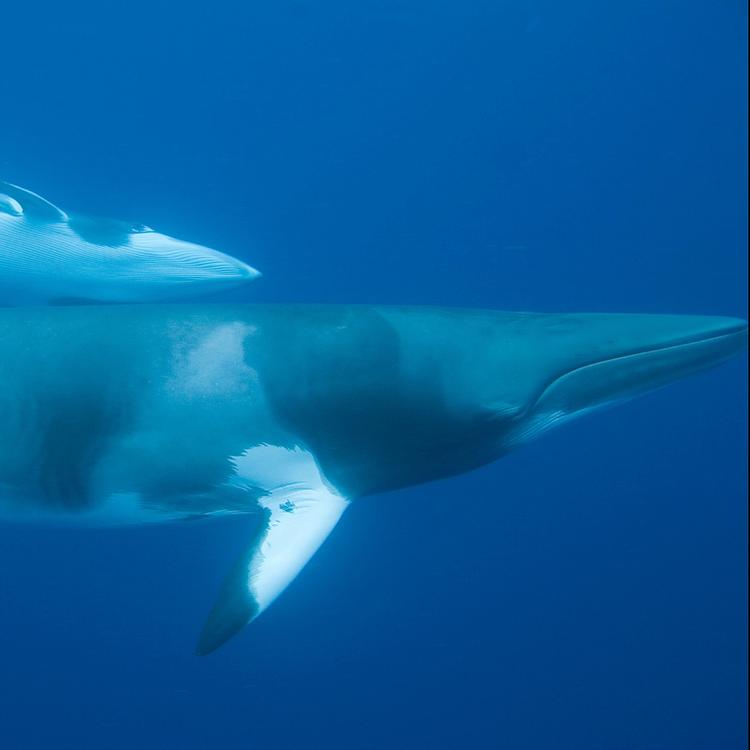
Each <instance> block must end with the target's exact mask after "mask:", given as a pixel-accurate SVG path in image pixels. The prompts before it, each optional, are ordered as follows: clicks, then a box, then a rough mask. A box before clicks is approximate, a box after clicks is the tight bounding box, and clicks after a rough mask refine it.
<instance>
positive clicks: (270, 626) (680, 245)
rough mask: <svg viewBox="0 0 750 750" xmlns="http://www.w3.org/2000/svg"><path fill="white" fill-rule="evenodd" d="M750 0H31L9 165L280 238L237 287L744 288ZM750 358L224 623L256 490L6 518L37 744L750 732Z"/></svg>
mask: <svg viewBox="0 0 750 750" xmlns="http://www.w3.org/2000/svg"><path fill="white" fill-rule="evenodd" d="M11 6H12V7H11ZM746 28H747V9H746V8H745V4H744V3H740V2H735V1H734V0H724V1H722V2H719V1H718V0H717V1H716V2H698V1H697V0H683V1H682V2H671V1H666V0H665V1H664V2H654V0H629V1H628V2H624V3H601V2H585V1H584V0H571V1H570V2H565V3H563V2H559V1H557V0H554V1H552V0H550V1H548V2H542V1H541V0H523V1H512V2H499V1H498V2H484V1H481V2H480V1H479V0H470V1H469V2H460V1H459V0H441V1H440V2H430V3H428V2H426V0H420V1H419V2H417V0H404V2H396V1H395V0H380V1H379V2H373V1H372V0H359V2H356V3H352V2H342V1H341V0H335V1H331V2H327V3H314V2H311V1H310V0H297V1H294V2H292V1H291V0H276V1H275V2H272V3H262V4H261V3H240V2H234V3H230V2H226V0H214V1H213V2H210V3H206V2H196V0H187V1H186V2H184V3H180V4H177V3H165V2H159V1H154V0H149V2H143V0H132V1H131V2H129V3H127V4H121V5H119V7H114V6H113V7H109V4H105V3H92V4H83V3H80V2H77V0H71V2H66V3H54V4H53V3H44V2H43V3H41V4H38V3H37V4H33V7H32V5H31V4H29V3H23V2H17V3H13V4H11V3H8V4H4V5H3V8H2V11H0V51H1V52H2V55H1V57H0V59H1V60H2V75H0V176H2V177H3V178H5V179H8V180H10V181H12V182H15V183H17V184H21V185H24V186H27V187H29V188H31V189H33V190H36V191H38V192H40V193H42V194H43V195H45V196H48V197H50V198H51V199H52V200H54V201H56V202H57V203H59V204H60V205H62V206H63V207H64V208H70V209H78V210H80V211H85V212H87V213H91V214H101V215H105V216H115V217H123V218H125V217H128V218H133V219H137V220H140V221H144V222H146V223H148V224H151V225H153V226H155V227H157V228H158V229H160V230H162V231H165V232H169V233H173V234H175V235H177V236H180V237H186V238H190V239H192V240H194V241H197V242H202V243H204V244H207V245H209V246H212V247H217V248H220V249H222V250H224V251H226V252H229V253H233V254H235V255H238V256H240V257H242V258H244V259H246V260H247V261H248V262H250V263H252V264H253V265H254V266H256V267H258V268H260V269H261V270H262V271H263V272H264V277H263V279H262V280H260V281H259V282H256V283H255V284H254V285H253V286H251V287H249V288H248V289H246V290H243V291H242V292H237V293H235V294H233V295H231V296H232V298H233V299H246V300H248V301H268V302H288V301H299V302H308V301H309V302H384V303H391V302H393V303H429V304H441V305H461V306H476V307H492V308H499V309H526V310H552V311H567V310H582V311H588V310H606V311H622V312H627V311H647V312H670V313H673V312H686V313H710V314H724V315H739V316H743V317H744V316H746V315H747V293H746V282H745V278H746V274H747V265H746V260H745V249H746V243H747V214H746V209H745V206H746V202H747V189H746V179H747V168H746V159H747V149H746V136H745V133H746V128H747V119H746V111H747V97H746V94H745V92H746V86H747V69H746V64H745V60H746V55H747V35H746ZM0 302H1V300H0ZM745 379H746V369H745V366H744V364H743V362H742V361H741V358H736V359H735V360H734V361H732V362H730V363H728V364H726V365H723V366H722V367H721V368H719V369H717V370H715V371H711V372H708V373H706V374H703V375H701V376H698V377H694V378H692V379H689V380H686V381H683V382H680V383H677V384H675V385H673V386H670V387H669V388H668V389H665V390H662V391H659V392H657V393H654V394H652V395H649V396H647V397H644V398H641V399H640V400H638V401H636V402H633V403H631V404H628V405H626V406H624V407H621V408H619V409H618V410H616V411H611V412H606V413H602V414H601V415H595V416H593V417H591V418H589V419H587V420H582V421H581V422H578V423H574V424H572V425H570V426H568V427H566V428H565V429H561V430H560V431H559V432H554V433H552V434H550V435H549V436H548V437H546V438H544V439H542V440H540V441H539V442H538V443H535V444H533V445H530V446H529V447H527V448H525V449H524V450H522V451H519V452H518V453H516V454H513V455H511V456H509V457H508V458H506V459H504V460H503V461H501V462H499V463H498V464H495V465H493V466H491V467H488V468H486V469H484V470H482V471H479V472H476V473H474V474H471V475H466V476H462V477H458V478H456V479H453V480H450V481H444V482H441V483H437V484H433V485H428V486H422V487H416V488H413V489H409V490H406V491H402V492H399V493H395V494H391V495H388V496H383V497H377V498H370V499H367V500H364V501H362V502H361V503H359V504H357V505H356V506H355V507H354V508H353V509H352V510H351V511H350V512H349V513H348V514H347V517H346V518H345V519H344V521H343V522H342V523H341V524H340V525H339V527H338V528H337V529H336V530H335V531H334V533H333V534H332V536H331V537H330V538H329V540H328V541H327V542H326V544H325V545H324V546H323V548H322V549H321V551H320V552H319V553H318V555H317V556H316V557H315V558H314V560H313V561H312V562H311V563H310V564H309V565H308V566H307V567H306V568H305V570H304V571H303V572H302V574H301V575H300V576H299V577H298V579H297V580H296V582H295V583H294V584H293V585H292V586H291V587H290V589H289V590H288V591H287V592H286V594H285V595H284V596H283V597H281V598H280V599H279V601H278V602H277V603H276V604H275V605H274V606H273V608H272V609H271V610H270V611H269V612H268V613H266V614H265V615H264V616H263V617H262V618H261V619H260V620H259V621H258V622H257V623H254V624H253V625H252V627H251V628H248V630H246V631H245V632H244V633H242V634H241V635H240V636H238V637H237V638H235V639H234V640H233V641H232V642H231V643H230V644H228V645H227V646H226V647H224V648H223V649H221V650H220V651H219V652H217V653H216V654H214V655H212V656H211V657H206V658H198V657H195V656H193V654H192V651H193V646H194V643H195V639H196V636H197V633H198V631H199V628H200V626H201V624H202V622H203V619H204V617H205V614H206V612H207V610H208V608H209V607H210V605H211V603H212V600H213V597H214V595H215V593H216V590H217V587H218V585H219V582H220V581H221V579H222V577H223V575H224V573H225V572H226V570H227V568H228V567H229V565H230V564H231V562H232V561H233V560H234V558H235V557H236V554H237V551H238V550H239V549H240V548H241V546H242V544H243V542H244V539H245V536H246V527H245V524H244V523H242V522H237V521H224V522H217V523H214V524H183V525H179V524H178V525H174V526H162V527H151V528H145V529H135V530H106V531H90V530H76V529H65V530H61V529H54V528H39V527H23V526H0V644H1V645H2V654H3V657H2V665H1V667H0V746H2V748H8V750H16V749H19V750H27V749H29V750H30V749H36V748H50V747H54V748H78V749H88V748H92V749H93V748H96V749H97V750H98V749H99V748H113V749H119V748H128V749H130V748H136V747H138V748H149V749H151V748H154V749H157V750H172V749H174V750H191V749H192V748H220V749H222V750H232V749H234V748H238V749H239V748H243V749H245V748H274V750H283V749H286V748H294V749H295V750H296V749H297V748H312V749H317V748H326V750H338V749H346V750H359V749H369V748H373V749H376V748H377V749H379V748H394V749H399V750H400V749H401V748H409V749H413V748H417V749H419V748H429V749H434V750H442V749H443V748H451V749H453V748H471V749H472V750H475V749H476V750H483V749H484V748H506V749H508V750H516V749H519V750H520V749H526V748H528V749H534V750H536V749H544V750H548V749H551V748H554V749H557V748H560V749H564V750H567V749H568V748H570V749H571V750H589V749H590V750H594V749H596V750H600V749H601V748H606V749H608V750H619V749H623V750H625V749H627V750H632V749H637V750H641V749H643V750H651V749H652V748H653V749H656V748H660V749H662V748H663V749H667V748H669V749H671V748H675V749H679V750H691V749H693V748H695V749H696V750H697V749H703V748H705V749H707V750H709V749H710V750H713V749H716V750H724V749H725V748H726V749H731V748H742V747H744V746H745V743H746V712H745V703H746V697H747V692H746V686H745V683H746V677H747V666H746V665H747V650H746V646H745V633H746V626H747V618H746V610H747V597H746V593H745V592H746V584H747V579H746V573H745V563H746V556H747V541H746V524H747V513H746V508H745V490H746V471H745V458H744V457H745V451H746V449H747V441H746V398H745V385H744V384H745Z"/></svg>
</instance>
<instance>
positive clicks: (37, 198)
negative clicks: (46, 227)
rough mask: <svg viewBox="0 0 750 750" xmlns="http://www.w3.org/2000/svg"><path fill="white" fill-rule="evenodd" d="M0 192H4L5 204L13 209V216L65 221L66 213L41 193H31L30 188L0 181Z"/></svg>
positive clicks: (66, 218)
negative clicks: (8, 199)
mask: <svg viewBox="0 0 750 750" xmlns="http://www.w3.org/2000/svg"><path fill="white" fill-rule="evenodd" d="M0 192H2V193H4V194H5V196H4V197H6V199H7V198H10V199H11V201H12V202H10V201H8V202H7V205H9V206H11V207H12V208H13V209H14V215H15V216H21V215H22V214H23V215H25V216H28V217H29V218H31V219H36V220H38V221H47V222H66V221H67V220H68V215H67V214H66V213H65V211H62V210H61V209H59V208H58V207H57V206H55V205H53V204H52V203H50V202H49V201H48V200H45V199H44V198H42V196H41V195H37V194H36V193H32V192H31V190H26V189H25V188H22V187H18V185H11V183H9V182H0Z"/></svg>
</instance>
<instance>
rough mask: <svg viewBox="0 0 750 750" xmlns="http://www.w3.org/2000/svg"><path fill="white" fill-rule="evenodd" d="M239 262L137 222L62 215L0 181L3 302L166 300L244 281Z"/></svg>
mask: <svg viewBox="0 0 750 750" xmlns="http://www.w3.org/2000/svg"><path fill="white" fill-rule="evenodd" d="M259 275H260V274H259V273H258V271H256V270H255V269H254V268H252V267H250V266H249V265H247V264H246V263H243V262H242V261H240V260H238V259H236V258H233V257H231V256H229V255H225V254H224V253H220V252H218V251H216V250H212V249H211V248H208V247H203V246H202V245H196V244H194V243H192V242H185V241H184V240H178V239H175V238H174V237H169V236H167V235H166V234H161V233H159V232H155V231H154V230H153V229H151V228H150V227H147V226H145V225H144V224H132V223H128V222H124V221H117V220H113V219H97V218H91V217H86V216H76V215H68V214H67V213H66V212H65V211H62V210H61V209H59V208H58V207H57V206H54V205H53V204H52V203H50V202H49V201H47V200H45V199H44V198H42V197H40V196H39V195H36V194H35V193H32V192H31V191H29V190H25V189H24V188H20V187H18V186H16V185H11V184H10V183H7V182H0V301H2V304H4V305H23V304H55V303H65V302H74V301H82V302H153V301H162V300H173V299H179V298H184V297H190V296H194V295H201V294H206V293H210V292H218V291H223V290H225V289H228V288H231V287H234V286H238V285H240V284H244V283H246V282H248V281H251V280H252V279H254V278H256V277H257V276H259Z"/></svg>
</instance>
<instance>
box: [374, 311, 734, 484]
mask: <svg viewBox="0 0 750 750" xmlns="http://www.w3.org/2000/svg"><path fill="white" fill-rule="evenodd" d="M383 314H384V316H385V317H386V318H387V319H388V320H389V322H390V323H391V324H392V326H393V328H394V329H395V330H396V331H397V332H398V343H397V345H394V347H393V350H394V354H393V355H392V356H393V360H394V365H393V366H394V368H396V369H397V371H398V373H399V379H398V382H399V383H400V384H401V385H399V386H398V388H399V392H400V395H402V394H405V395H403V406H400V407H399V409H398V411H395V410H393V411H387V410H386V408H385V407H384V406H381V411H383V412H385V416H384V417H383V420H382V421H383V430H382V433H383V437H382V439H381V440H380V441H379V445H378V446H377V452H378V453H380V454H383V453H386V454H387V455H389V456H390V462H391V463H392V464H396V463H398V464H399V466H400V474H399V476H389V477H386V478H381V477H377V481H376V482H374V486H375V488H376V490H380V489H381V488H383V487H385V488H386V489H387V488H390V487H392V486H399V485H400V486H403V485H406V484H413V483H415V482H418V481H424V479H425V478H433V479H434V478H437V477H436V476H435V472H436V470H437V472H438V476H446V475H451V474H456V473H460V472H462V471H466V470H467V469H470V468H473V467H476V466H480V465H482V464H484V463H488V462H490V461H493V460H495V459H496V458H499V457H500V456H502V455H503V454H505V453H507V452H508V451H509V450H511V449H513V448H515V447H517V446H518V445H521V444H523V443H525V442H527V441H529V440H531V439H533V438H534V437H536V436H538V435H540V434H541V433H543V432H545V431H547V430H548V429H550V428H552V427H554V426H557V425H560V424H563V423H565V422H566V421H569V420H571V419H573V418H576V417H578V416H581V415H584V414H587V413H589V412H591V411H593V410H595V409H597V408H600V407H604V406H607V405H611V404H616V403H618V402H622V401H624V400H626V399H629V398H632V397H635V396H637V395H639V394H642V393H645V392H647V391H650V390H653V389H655V388H658V387H660V386H662V385H665V384H667V383H670V382H671V381H674V380H677V379H679V378H681V377H684V376H686V375H689V374H691V373H694V372H698V371H700V370H703V369H706V368H709V367H711V366H713V365H716V364H718V363H719V362H722V361H723V360H725V359H728V358H729V357H731V356H732V355H733V354H735V353H736V352H738V351H739V350H741V349H742V348H743V347H744V346H746V343H747V324H746V323H745V321H743V320H738V319H735V318H724V317H703V316H680V315H629V314H622V315H618V314H601V315H600V314H560V315H552V314H525V313H502V312H489V311H472V310H440V309H435V310H430V311H425V312H421V313H415V312H412V313H410V312H409V311H408V310H403V311H402V310H398V309H396V310H393V311H384V313H383ZM407 395H408V398H407ZM371 398H372V399H373V400H375V399H377V398H378V393H377V392H373V394H372V396H371ZM399 456H403V457H404V459H403V460H400V459H399V458H398V457H399ZM436 467H437V469H436Z"/></svg>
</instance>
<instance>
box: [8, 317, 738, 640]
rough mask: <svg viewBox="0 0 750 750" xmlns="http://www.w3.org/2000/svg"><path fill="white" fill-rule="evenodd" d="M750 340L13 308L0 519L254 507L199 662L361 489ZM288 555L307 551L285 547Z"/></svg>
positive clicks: (707, 361)
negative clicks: (244, 547) (256, 522)
mask: <svg viewBox="0 0 750 750" xmlns="http://www.w3.org/2000/svg"><path fill="white" fill-rule="evenodd" d="M746 335H747V333H746V326H745V324H744V322H743V321H739V320H735V319H730V318H717V317H690V316H659V315H609V314H559V315H558V314H533V313H505V312H492V311H480V310H454V309H441V308H409V307H367V306H281V305H279V306H256V305H251V306H223V305H216V306H138V307H126V306H122V307H119V306H114V307H99V308H97V307H80V308H16V309H4V310H0V517H18V518H35V517H42V518H49V517H50V515H57V516H60V517H69V518H73V519H80V520H81V521H85V520H86V519H88V518H97V519H101V520H103V521H105V522H112V523H117V522H120V521H133V520H136V521H140V520H149V519H155V520H158V519H170V518H180V517H190V516H195V515H202V514H212V513H222V512H244V511H251V510H257V509H258V508H261V509H262V513H263V514H264V516H263V517H264V519H265V520H264V522H263V524H262V528H261V531H260V533H259V535H256V536H254V537H253V539H252V540H251V542H250V544H249V547H248V551H247V552H246V553H245V554H243V557H242V558H241V559H240V561H239V563H238V567H237V569H236V570H235V571H234V572H233V573H232V574H231V575H230V577H229V578H228V579H227V583H226V584H225V589H224V591H223V593H222V595H221V596H220V598H219V602H218V603H217V607H216V608H215V610H214V612H213V613H212V615H211V617H210V618H209V623H208V624H207V627H206V630H205V631H204V635H203V637H202V640H201V646H200V651H201V652H206V651H209V650H212V649H213V648H215V647H216V646H217V645H219V644H220V643H222V642H223V641H224V640H226V639H227V638H228V637H230V636H231V635H232V634H233V633H234V632H235V631H236V630H237V629H239V627H240V626H241V625H242V624H244V623H245V622H247V621H248V620H250V619H252V617H254V616H255V615H256V614H257V613H258V612H259V611H262V609H264V608H265V607H266V606H268V604H269V603H270V602H271V601H272V600H273V598H274V597H275V596H276V595H277V594H278V593H279V591H281V590H283V587H284V586H285V585H286V584H287V583H288V582H289V580H291V578H293V576H294V574H296V572H297V570H298V569H299V568H300V567H301V566H302V565H304V563H305V562H306V560H307V559H309V556H310V555H311V554H312V553H313V552H314V550H315V548H316V547H317V546H318V545H319V544H320V543H321V542H322V541H323V539H324V538H325V536H326V534H327V533H328V532H329V531H330V529H331V528H333V525H334V524H335V522H336V521H337V520H338V518H339V516H340V515H341V512H342V511H343V508H344V507H345V505H346V502H347V501H348V500H350V499H352V498H355V497H359V496H362V495H365V494H369V493H374V492H380V491H384V490H390V489H394V488H398V487H404V486H408V485H411V484H416V483H419V482H424V481H428V480H433V479H437V478H440V477H443V476H447V475H451V474H456V473H459V472H462V471H466V470H468V469H471V468H473V467H476V466H479V465H481V464H483V463H487V462H489V461H492V460H494V459H495V458H497V457H499V456H500V455H502V454H503V453H505V452H507V451H508V450H509V449H511V448H513V447H514V446H516V445H518V444H519V443H522V442H524V441H525V440H528V439H530V438H531V437H533V436H534V435H536V434H538V433H539V432H541V431H543V430H545V429H546V428H548V427H550V426H551V425H553V424H556V423H559V422H561V421H564V420H565V419H567V418H570V417H573V416H576V415H578V414H581V413H584V412H586V411H588V410H590V409H592V408H595V407H597V406H600V405H602V404H606V403H611V402H615V401H618V400H622V399H624V398H627V397H629V396H633V395H636V394H638V393H641V392H643V391H645V390H649V389H651V388H654V387H657V386H659V385H662V384H664V383H666V382H669V381H671V380H674V379H676V378H678V377H681V376H682V375H685V374H688V373H690V372H694V371H696V370H699V369H703V368H705V367H708V366H711V365H713V364H715V363H717V362H719V361H721V360H723V359H725V358H727V357H729V356H731V355H732V354H733V353H734V352H736V351H737V350H738V349H739V348H741V347H742V346H743V345H744V344H745V340H746ZM264 545H265V546H264ZM290 545H291V547H292V548H293V549H294V550H296V551H297V552H295V554H293V555H291V556H290V555H289V554H286V553H285V554H284V555H283V556H281V557H280V558H279V559H276V558H275V557H274V555H275V554H276V553H277V552H278V551H279V550H284V549H288V548H289V546H290ZM295 555H296V556H295ZM292 558H293V559H292Z"/></svg>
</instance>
